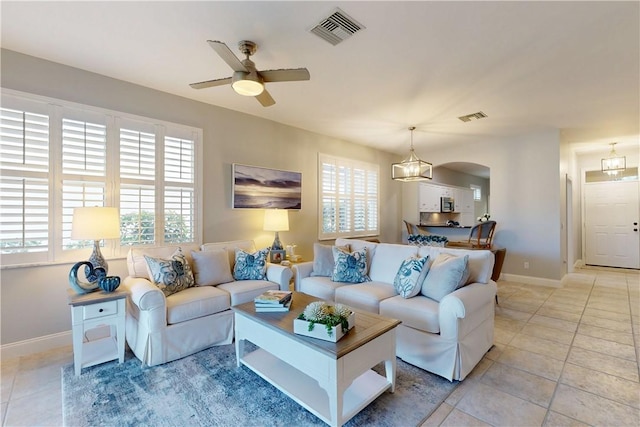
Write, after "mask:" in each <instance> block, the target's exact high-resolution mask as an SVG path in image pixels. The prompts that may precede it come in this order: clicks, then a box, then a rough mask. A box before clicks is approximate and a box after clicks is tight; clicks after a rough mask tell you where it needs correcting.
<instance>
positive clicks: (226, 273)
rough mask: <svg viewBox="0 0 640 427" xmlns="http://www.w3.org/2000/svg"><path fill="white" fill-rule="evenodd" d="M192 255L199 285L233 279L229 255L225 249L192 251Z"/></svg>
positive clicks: (225, 281) (194, 272) (208, 284)
mask: <svg viewBox="0 0 640 427" xmlns="http://www.w3.org/2000/svg"><path fill="white" fill-rule="evenodd" d="M191 257H192V258H193V274H194V276H195V279H196V285H197V286H211V285H213V286H215V285H219V284H220V283H227V282H232V281H233V276H232V275H231V268H230V267H229V256H228V255H227V252H226V251H225V250H223V249H216V250H211V251H201V252H195V251H192V252H191Z"/></svg>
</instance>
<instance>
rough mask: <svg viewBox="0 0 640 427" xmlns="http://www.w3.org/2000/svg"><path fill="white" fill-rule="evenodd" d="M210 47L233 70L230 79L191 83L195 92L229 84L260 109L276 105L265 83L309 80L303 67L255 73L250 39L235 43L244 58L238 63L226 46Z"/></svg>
mask: <svg viewBox="0 0 640 427" xmlns="http://www.w3.org/2000/svg"><path fill="white" fill-rule="evenodd" d="M207 43H209V46H211V48H212V49H213V50H215V51H216V53H217V54H218V55H219V56H220V58H222V60H223V61H224V62H226V63H227V64H228V65H229V67H231V69H232V70H233V76H232V77H227V78H224V79H216V80H207V81H204V82H199V83H191V84H190V85H189V86H191V87H192V88H194V89H204V88H208V87H214V86H222V85H225V84H229V83H230V84H231V87H232V88H233V90H235V91H236V93H238V94H240V95H244V96H255V98H256V99H257V100H258V101H259V102H260V104H262V106H263V107H269V106H271V105H273V104H275V103H276V101H274V100H273V98H272V97H271V95H270V94H269V92H267V90H266V89H265V87H264V84H265V83H270V82H291V81H299V80H309V79H310V78H311V77H310V75H309V70H307V69H306V68H292V69H284V70H265V71H258V70H256V65H255V64H254V63H253V61H252V60H251V59H249V57H250V56H251V55H253V54H254V53H255V52H256V49H257V47H258V46H257V45H256V44H255V43H254V42H252V41H249V40H242V41H241V42H240V43H238V48H239V49H240V52H242V53H243V54H244V55H245V56H246V58H245V59H243V60H242V61H241V60H239V59H238V58H237V57H236V56H235V55H234V54H233V52H231V49H229V48H228V47H227V45H226V44H224V43H222V42H219V41H215V40H207Z"/></svg>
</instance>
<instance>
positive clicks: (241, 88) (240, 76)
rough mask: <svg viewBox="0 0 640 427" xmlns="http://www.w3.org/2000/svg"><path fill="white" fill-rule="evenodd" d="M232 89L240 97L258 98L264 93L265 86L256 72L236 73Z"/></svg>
mask: <svg viewBox="0 0 640 427" xmlns="http://www.w3.org/2000/svg"><path fill="white" fill-rule="evenodd" d="M231 87H232V88H233V90H234V91H235V92H236V93H237V94H238V95H243V96H258V95H260V94H261V93H262V91H264V84H262V82H261V81H260V78H259V77H258V74H257V73H256V72H255V71H253V72H251V73H245V72H242V71H236V72H235V73H233V79H232V83H231Z"/></svg>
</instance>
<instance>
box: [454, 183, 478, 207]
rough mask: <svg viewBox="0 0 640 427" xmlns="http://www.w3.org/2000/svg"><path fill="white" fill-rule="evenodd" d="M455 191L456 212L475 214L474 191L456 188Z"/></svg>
mask: <svg viewBox="0 0 640 427" xmlns="http://www.w3.org/2000/svg"><path fill="white" fill-rule="evenodd" d="M454 191H455V195H454V203H455V212H460V213H473V210H474V206H473V203H474V202H473V190H471V189H466V188H455V189H454Z"/></svg>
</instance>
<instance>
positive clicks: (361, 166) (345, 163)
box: [318, 153, 380, 240]
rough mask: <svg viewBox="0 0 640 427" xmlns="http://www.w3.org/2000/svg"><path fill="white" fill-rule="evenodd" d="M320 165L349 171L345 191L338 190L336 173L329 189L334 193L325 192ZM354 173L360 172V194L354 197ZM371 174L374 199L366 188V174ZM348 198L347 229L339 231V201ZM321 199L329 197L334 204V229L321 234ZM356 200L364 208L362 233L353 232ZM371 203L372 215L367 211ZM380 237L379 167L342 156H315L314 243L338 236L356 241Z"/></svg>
mask: <svg viewBox="0 0 640 427" xmlns="http://www.w3.org/2000/svg"><path fill="white" fill-rule="evenodd" d="M324 164H333V165H335V167H336V168H347V169H348V171H349V182H348V183H347V184H345V186H346V187H348V188H349V191H347V192H341V188H340V186H339V182H340V178H339V176H338V175H339V173H338V172H336V173H335V174H334V175H333V183H332V188H335V190H334V191H331V192H325V189H324V180H323V175H324ZM354 170H364V171H365V174H364V179H363V182H364V187H363V190H362V192H361V193H359V194H356V192H357V188H356V185H354V184H355V181H356V179H357V178H356V174H354ZM369 174H375V177H374V179H375V197H371V196H370V194H371V193H370V192H369V186H370V179H371V177H370V175H369ZM341 197H342V199H343V200H344V199H348V200H347V203H348V204H349V207H348V213H349V222H350V228H349V230H347V231H339V230H338V228H339V218H340V205H341V202H340V198H341ZM325 198H333V199H334V203H335V210H334V216H333V219H332V222H334V223H335V227H336V230H335V231H330V232H325V231H323V229H324V220H325V213H324V203H323V200H324V199H325ZM357 201H360V203H361V206H364V208H363V209H364V212H365V214H364V215H365V216H364V219H363V221H364V224H365V227H364V230H355V229H354V226H353V224H355V222H356V221H355V216H356V209H355V205H356V202H357ZM371 202H374V203H375V209H374V211H375V212H371V210H372V209H370V203H371ZM372 214H373V215H375V217H372V216H371V215H372ZM372 220H374V221H375V228H372V227H370V224H371V221H372ZM378 235H380V166H379V165H378V164H376V163H369V162H363V161H360V160H353V159H348V158H344V157H338V156H333V155H330V154H323V153H318V240H332V239H336V238H339V237H343V238H360V237H371V236H378Z"/></svg>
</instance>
